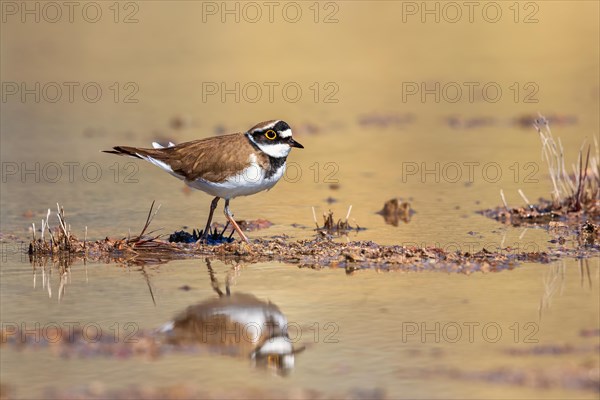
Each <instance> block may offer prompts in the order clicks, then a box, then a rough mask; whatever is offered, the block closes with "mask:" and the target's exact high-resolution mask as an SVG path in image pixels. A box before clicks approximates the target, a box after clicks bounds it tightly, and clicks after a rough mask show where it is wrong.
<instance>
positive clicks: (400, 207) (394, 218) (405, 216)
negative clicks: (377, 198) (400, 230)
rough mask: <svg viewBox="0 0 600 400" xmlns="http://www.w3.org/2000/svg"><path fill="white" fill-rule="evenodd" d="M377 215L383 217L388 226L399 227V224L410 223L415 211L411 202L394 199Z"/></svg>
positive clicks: (387, 202)
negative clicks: (411, 206) (401, 222)
mask: <svg viewBox="0 0 600 400" xmlns="http://www.w3.org/2000/svg"><path fill="white" fill-rule="evenodd" d="M377 214H379V215H381V216H383V219H384V220H385V223H386V224H389V225H393V226H398V222H400V221H403V222H405V223H408V222H410V218H411V217H412V215H413V214H414V211H413V210H412V209H411V208H410V203H409V202H404V201H402V200H400V199H397V198H393V199H390V200H388V201H386V202H385V204H384V205H383V208H382V209H381V210H380V211H377Z"/></svg>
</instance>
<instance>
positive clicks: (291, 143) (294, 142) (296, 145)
mask: <svg viewBox="0 0 600 400" xmlns="http://www.w3.org/2000/svg"><path fill="white" fill-rule="evenodd" d="M289 143H290V146H292V147H297V148H299V149H303V148H304V146H302V145H301V144H300V143H298V142H296V141H295V140H294V139H293V138H290V142H289Z"/></svg>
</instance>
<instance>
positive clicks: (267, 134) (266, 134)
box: [265, 129, 277, 140]
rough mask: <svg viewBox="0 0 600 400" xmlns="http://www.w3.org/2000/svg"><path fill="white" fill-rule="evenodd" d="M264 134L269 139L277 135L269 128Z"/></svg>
mask: <svg viewBox="0 0 600 400" xmlns="http://www.w3.org/2000/svg"><path fill="white" fill-rule="evenodd" d="M265 136H266V137H267V139H269V140H275V138H276V137H277V134H276V133H275V131H274V130H272V129H269V130H268V131H267V132H266V133H265Z"/></svg>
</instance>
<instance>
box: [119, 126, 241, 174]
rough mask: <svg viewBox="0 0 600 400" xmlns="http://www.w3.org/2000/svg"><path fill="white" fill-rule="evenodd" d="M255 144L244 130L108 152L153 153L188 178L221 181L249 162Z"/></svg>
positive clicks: (157, 158) (177, 172)
mask: <svg viewBox="0 0 600 400" xmlns="http://www.w3.org/2000/svg"><path fill="white" fill-rule="evenodd" d="M252 151H253V148H252V145H251V144H250V143H249V141H248V138H247V137H246V136H245V135H244V134H243V133H234V134H231V135H224V136H216V137H210V138H206V139H200V140H194V141H191V142H185V143H181V144H178V145H177V146H174V147H167V148H164V149H146V148H143V149H142V148H136V147H127V146H117V147H114V150H112V151H107V153H113V154H120V155H129V156H132V157H137V158H142V157H139V156H138V155H141V156H148V157H152V158H154V159H156V160H160V161H162V162H164V163H166V164H168V165H169V166H170V167H171V169H172V170H173V172H175V173H176V174H178V175H181V176H183V177H184V178H185V179H186V180H190V181H192V180H196V179H198V178H202V179H205V180H207V181H211V182H222V181H224V180H225V179H227V177H228V176H231V175H235V174H237V173H239V172H241V171H243V170H244V169H245V168H247V167H248V166H249V164H250V163H249V162H248V158H249V156H250V153H251V152H252Z"/></svg>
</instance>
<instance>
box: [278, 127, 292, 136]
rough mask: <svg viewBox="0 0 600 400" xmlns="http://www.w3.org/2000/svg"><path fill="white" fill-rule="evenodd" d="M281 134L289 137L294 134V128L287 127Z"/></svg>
mask: <svg viewBox="0 0 600 400" xmlns="http://www.w3.org/2000/svg"><path fill="white" fill-rule="evenodd" d="M279 136H280V137H282V138H288V137H290V136H292V130H291V129H286V130H285V131H281V132H279Z"/></svg>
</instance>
